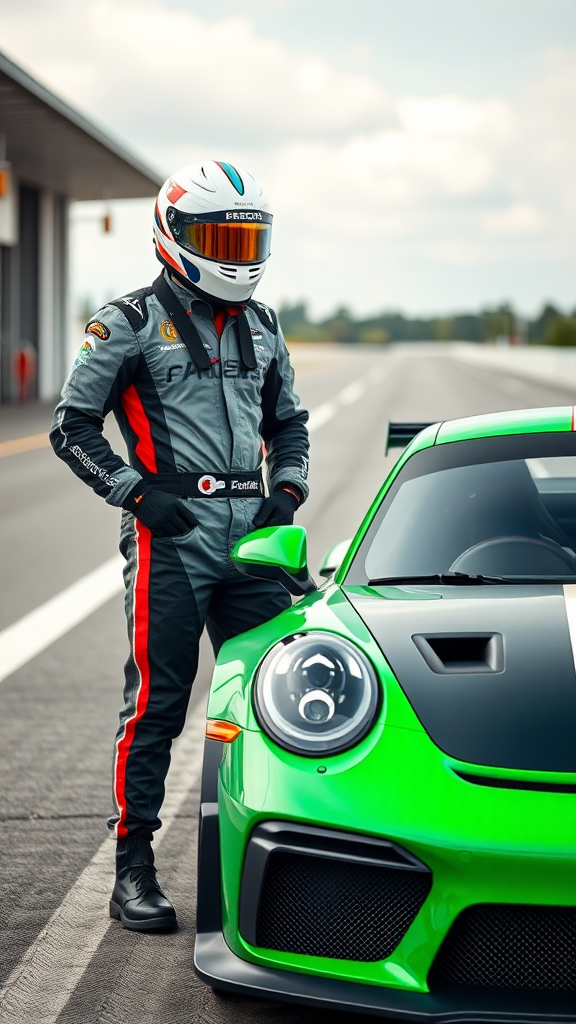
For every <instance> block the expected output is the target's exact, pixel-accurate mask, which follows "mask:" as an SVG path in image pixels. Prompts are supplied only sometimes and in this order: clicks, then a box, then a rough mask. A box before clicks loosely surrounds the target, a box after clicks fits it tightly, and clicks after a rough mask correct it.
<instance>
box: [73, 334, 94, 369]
mask: <svg viewBox="0 0 576 1024" xmlns="http://www.w3.org/2000/svg"><path fill="white" fill-rule="evenodd" d="M95 348H96V345H95V344H94V342H93V341H92V338H90V337H89V336H88V335H86V337H85V338H84V344H83V345H82V346H81V348H80V351H79V353H78V355H77V356H76V359H75V360H74V366H84V363H87V362H88V360H89V359H90V356H91V355H92V353H93V351H94V349H95Z"/></svg>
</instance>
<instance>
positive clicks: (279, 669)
mask: <svg viewBox="0 0 576 1024" xmlns="http://www.w3.org/2000/svg"><path fill="white" fill-rule="evenodd" d="M254 703H255V707H256V715H257V718H258V721H259V723H260V725H261V726H262V728H263V729H264V731H265V732H266V733H267V734H268V736H270V737H271V738H272V739H273V740H274V741H275V742H276V743H278V744H279V746H281V747H284V748H285V749H286V750H291V751H293V752H294V753H297V754H306V755H308V756H312V757H314V756H316V757H319V756H321V755H324V754H337V753H339V752H340V751H342V750H347V749H348V748H349V747H352V746H354V744H355V743H358V741H359V740H361V739H362V737H363V736H365V735H366V733H367V732H368V731H369V729H370V728H371V727H372V725H373V723H374V719H375V717H376V713H377V711H378V707H379V703H380V687H379V685H378V682H377V679H376V675H375V673H374V669H373V668H372V666H371V664H370V662H369V661H368V660H367V658H365V657H364V655H363V654H362V653H361V651H359V650H358V648H357V647H355V646H354V645H353V644H351V643H348V641H347V640H343V639H341V637H338V636H335V635H333V634H331V633H308V634H306V635H304V636H299V637H295V638H293V639H291V640H289V641H288V642H286V641H284V642H283V643H279V644H276V646H275V647H273V648H272V650H271V651H270V652H269V653H268V655H267V656H266V658H265V659H264V661H263V662H262V665H261V666H260V669H259V671H258V676H257V679H256V686H255V688H254Z"/></svg>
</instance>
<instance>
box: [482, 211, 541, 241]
mask: <svg viewBox="0 0 576 1024" xmlns="http://www.w3.org/2000/svg"><path fill="white" fill-rule="evenodd" d="M545 225H546V219H545V217H544V216H543V215H542V213H541V212H540V210H538V209H537V208H536V207H535V206H533V205H532V203H514V204H513V205H512V206H508V207H507V208H506V209H505V210H502V211H501V212H498V213H490V214H488V215H487V216H486V217H485V218H484V222H483V227H484V230H485V231H486V233H487V234H491V235H499V236H502V237H506V236H509V237H516V236H524V235H534V234H538V233H539V232H541V231H542V230H543V228H544V227H545Z"/></svg>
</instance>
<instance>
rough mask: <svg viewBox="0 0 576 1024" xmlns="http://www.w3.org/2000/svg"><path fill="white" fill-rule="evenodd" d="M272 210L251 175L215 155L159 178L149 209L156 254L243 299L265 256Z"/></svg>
mask: <svg viewBox="0 0 576 1024" xmlns="http://www.w3.org/2000/svg"><path fill="white" fill-rule="evenodd" d="M271 232H272V215H271V214H270V213H269V211H268V202H267V200H266V197H265V195H264V193H263V192H262V189H261V187H260V185H259V184H258V182H257V181H256V180H255V178H253V177H252V175H251V174H248V173H247V172H246V171H243V170H241V169H239V168H236V167H233V166H232V164H227V163H223V162H221V161H217V160H205V161H203V162H202V163H197V164H187V166H186V167H182V168H181V169H180V170H179V171H176V172H175V173H174V174H172V175H171V176H170V178H168V180H167V181H165V182H164V184H163V186H162V188H161V189H160V192H159V194H158V199H157V201H156V208H155V211H154V244H155V246H156V255H157V256H158V259H159V260H160V262H161V263H163V264H164V266H165V267H167V268H168V270H170V271H172V272H175V273H176V274H178V275H179V276H180V277H181V278H184V280H185V281H189V282H191V283H192V284H193V285H194V286H195V287H196V288H198V289H199V290H200V291H202V292H205V293H206V294H207V295H209V296H214V297H215V298H218V299H222V300H223V301H224V302H231V303H234V302H246V300H247V299H249V298H250V296H251V295H252V292H253V291H254V289H255V287H256V285H257V284H258V281H259V280H260V278H261V277H262V274H263V273H264V268H265V266H266V260H267V259H268V257H269V255H270V235H271Z"/></svg>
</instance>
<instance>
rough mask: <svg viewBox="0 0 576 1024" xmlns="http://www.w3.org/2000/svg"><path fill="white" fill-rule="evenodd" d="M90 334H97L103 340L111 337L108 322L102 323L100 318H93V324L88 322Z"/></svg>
mask: <svg viewBox="0 0 576 1024" xmlns="http://www.w3.org/2000/svg"><path fill="white" fill-rule="evenodd" d="M86 330H87V332H88V334H95V335H96V337H97V338H101V339H102V341H106V339H107V338H109V337H110V331H109V329H108V327H106V324H101V323H100V321H99V320H93V321H92V323H91V324H88V327H87V328H86Z"/></svg>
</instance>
